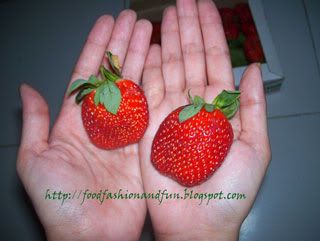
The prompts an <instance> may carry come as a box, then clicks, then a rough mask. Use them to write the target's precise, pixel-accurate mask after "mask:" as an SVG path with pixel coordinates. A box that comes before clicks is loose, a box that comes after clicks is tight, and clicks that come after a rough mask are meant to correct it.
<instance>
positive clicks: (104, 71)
mask: <svg viewBox="0 0 320 241" xmlns="http://www.w3.org/2000/svg"><path fill="white" fill-rule="evenodd" d="M100 72H101V75H102V77H103V78H104V79H105V80H111V81H112V82H115V81H116V80H118V79H119V76H117V75H115V74H114V73H112V72H110V71H109V70H108V69H106V68H105V67H104V66H103V65H101V67H100Z"/></svg>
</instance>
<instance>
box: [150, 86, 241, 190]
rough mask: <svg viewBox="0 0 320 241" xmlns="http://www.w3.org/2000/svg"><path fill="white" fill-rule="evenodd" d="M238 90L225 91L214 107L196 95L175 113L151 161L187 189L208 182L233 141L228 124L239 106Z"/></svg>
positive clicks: (156, 143)
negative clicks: (188, 103)
mask: <svg viewBox="0 0 320 241" xmlns="http://www.w3.org/2000/svg"><path fill="white" fill-rule="evenodd" d="M239 96H240V93H239V92H238V91H232V92H231V91H225V90H224V91H222V92H221V94H220V95H218V96H217V97H216V98H215V99H214V101H213V104H208V103H205V102H204V100H203V99H202V98H201V97H199V96H195V97H194V99H193V98H192V97H191V96H189V98H190V102H191V104H190V105H187V106H182V107H179V108H177V109H176V110H174V111H173V112H171V113H170V114H169V115H168V116H167V117H166V118H165V120H164V121H163V122H162V123H161V125H160V127H159V129H158V131H157V133H156V135H155V137H154V140H153V143H152V150H151V161H152V163H153V165H154V167H155V168H156V169H157V170H158V171H159V172H160V173H162V174H163V175H166V176H169V177H171V178H173V179H174V180H176V181H177V182H178V183H180V184H181V185H183V186H188V187H191V186H195V185H198V184H201V183H202V182H204V181H206V180H207V179H208V178H209V177H210V176H211V175H212V174H213V173H214V172H215V171H216V170H217V169H218V168H219V166H220V165H221V163H222V162H223V160H224V158H225V157H226V155H227V153H228V151H229V149H230V147H231V144H232V141H233V130H232V126H231V124H230V123H229V121H228V118H231V117H232V116H233V115H234V114H235V113H236V111H237V109H238V106H239Z"/></svg>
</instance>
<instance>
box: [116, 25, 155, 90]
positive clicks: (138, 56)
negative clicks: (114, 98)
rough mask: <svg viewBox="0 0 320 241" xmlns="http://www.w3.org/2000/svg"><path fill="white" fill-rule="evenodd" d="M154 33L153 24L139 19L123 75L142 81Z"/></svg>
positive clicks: (137, 81) (138, 81)
mask: <svg viewBox="0 0 320 241" xmlns="http://www.w3.org/2000/svg"><path fill="white" fill-rule="evenodd" d="M151 33H152V25H151V23H150V22H149V21H147V20H139V21H138V22H137V23H136V24H135V27H134V30H133V34H132V37H131V40H130V45H129V48H128V52H127V56H126V58H125V62H124V65H123V70H122V75H123V77H125V78H128V79H131V80H133V81H135V82H136V83H138V84H139V83H140V80H141V75H142V70H143V66H144V63H145V60H146V57H147V53H148V50H149V45H150V38H151Z"/></svg>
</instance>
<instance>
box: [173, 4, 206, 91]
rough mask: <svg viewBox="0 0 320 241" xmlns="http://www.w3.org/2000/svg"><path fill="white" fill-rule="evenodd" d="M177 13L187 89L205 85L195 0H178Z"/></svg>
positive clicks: (203, 58)
mask: <svg viewBox="0 0 320 241" xmlns="http://www.w3.org/2000/svg"><path fill="white" fill-rule="evenodd" d="M177 11H178V19H179V29H180V38H181V48H182V53H183V60H184V67H185V78H186V85H187V88H190V89H191V88H193V87H200V88H202V87H204V86H205V85H206V82H207V81H206V68H205V56H204V47H203V41H202V34H201V29H200V23H199V16H198V9H197V4H196V1H195V0H178V1H177Z"/></svg>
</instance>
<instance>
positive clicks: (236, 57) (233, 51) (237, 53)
mask: <svg viewBox="0 0 320 241" xmlns="http://www.w3.org/2000/svg"><path fill="white" fill-rule="evenodd" d="M229 48H230V45H229ZM230 57H231V63H232V67H239V66H245V65H248V61H247V59H246V56H245V54H244V51H243V49H242V48H230Z"/></svg>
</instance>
